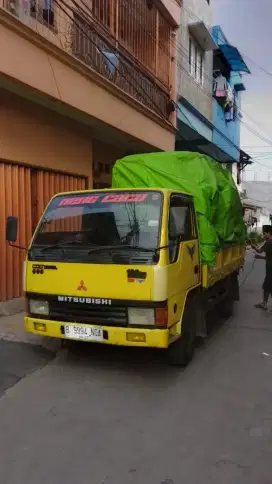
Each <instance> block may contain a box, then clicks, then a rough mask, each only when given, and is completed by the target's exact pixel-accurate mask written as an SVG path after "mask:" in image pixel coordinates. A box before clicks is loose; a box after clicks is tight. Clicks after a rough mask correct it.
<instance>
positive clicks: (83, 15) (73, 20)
mask: <svg viewBox="0 0 272 484" xmlns="http://www.w3.org/2000/svg"><path fill="white" fill-rule="evenodd" d="M60 1H62V3H63V4H64V5H65V7H66V8H68V9H69V10H70V11H72V13H73V14H75V13H76V14H78V12H75V10H74V9H73V8H71V7H70V5H68V4H67V3H66V2H65V0H60ZM72 1H73V4H74V5H75V6H76V8H77V9H78V11H79V12H80V14H81V16H82V17H83V19H84V17H86V16H87V17H89V19H88V20H90V18H91V22H93V20H94V19H95V16H94V15H93V14H92V12H91V10H90V8H89V7H88V5H86V4H85V2H84V1H83V0H82V3H83V5H84V7H85V8H86V10H87V12H88V13H87V12H86V11H85V9H82V7H81V6H80V5H79V4H78V3H77V2H76V1H75V0H72ZM120 2H121V0H120ZM56 3H57V4H58V6H59V8H60V9H61V10H62V11H63V12H64V13H65V14H66V15H68V14H67V12H66V11H65V10H64V9H63V8H62V6H61V5H60V4H59V2H58V0H56ZM123 5H124V6H125V4H124V3H123ZM188 12H189V11H188ZM68 17H69V18H70V20H71V21H72V22H73V23H74V24H75V25H76V26H77V28H78V29H79V30H80V31H81V32H82V33H83V34H84V35H85V36H87V38H88V39H89V40H90V42H91V43H92V44H93V45H94V46H95V47H96V49H97V50H98V51H99V52H100V53H101V55H102V56H104V58H105V59H106V60H107V62H108V63H110V64H111V65H112V66H113V67H114V68H115V70H116V71H117V72H118V73H119V74H120V75H121V76H122V77H124V78H125V79H126V81H127V82H128V83H129V84H130V85H132V87H133V88H134V89H135V91H136V92H137V93H138V94H139V95H140V97H141V98H142V99H143V98H144V96H143V95H142V94H141V93H139V91H138V89H137V87H135V85H134V84H132V83H131V82H129V81H128V79H127V78H126V77H125V76H124V74H123V73H122V72H121V71H120V70H118V68H116V66H115V64H114V63H113V62H111V60H110V59H109V58H108V57H107V56H106V55H105V53H104V52H103V51H102V50H101V49H100V48H99V46H98V45H97V44H96V43H95V42H94V41H93V39H92V38H91V37H90V36H88V34H87V33H86V32H85V31H84V29H82V26H81V25H79V24H78V23H77V22H76V21H75V19H74V18H73V17H71V16H69V15H68ZM135 19H136V17H135ZM85 22H86V18H85ZM86 23H87V25H88V26H89V27H92V30H93V31H94V32H95V33H97V34H98V35H99V32H97V30H95V29H94V27H93V25H90V24H89V23H88V22H86ZM104 32H106V29H105V28H104ZM150 34H151V33H150ZM116 40H117V39H116ZM103 41H105V39H103ZM155 41H156V43H157V45H159V46H160V47H161V44H160V43H158V41H157V40H156V39H155ZM105 44H106V41H105ZM109 44H110V43H109ZM175 46H176V44H175ZM110 47H111V48H112V45H110ZM176 47H177V46H176ZM188 58H189V57H188ZM181 68H182V69H184V70H185V71H186V72H187V70H186V69H185V67H184V66H182V65H181ZM127 72H128V71H127ZM206 77H208V78H209V79H213V78H211V77H209V76H206ZM192 79H193V78H192ZM154 84H156V83H154ZM140 87H141V86H140ZM206 94H207V93H206ZM144 95H145V96H147V97H148V98H149V100H150V101H151V103H152V105H154V106H155V112H157V111H159V112H157V114H159V115H160V117H161V118H162V119H163V120H164V121H167V122H168V123H170V122H169V120H168V119H167V118H166V117H165V115H164V113H162V112H161V111H160V110H159V109H158V106H157V105H156V104H155V102H154V100H153V99H152V98H151V97H150V96H148V95H147V93H146V92H145V93H144ZM209 97H210V98H211V99H212V100H213V99H214V98H213V96H212V95H209ZM143 100H144V99H143ZM176 107H177V108H178V109H180V107H179V106H178V105H177V104H176ZM240 111H241V112H242V110H241V109H240ZM182 113H183V112H182ZM245 114H246V113H245ZM183 115H184V113H183ZM246 115H247V114H246ZM247 116H248V115H247ZM248 117H249V116H248ZM187 120H188V118H187ZM188 121H189V120H188ZM240 122H241V123H242V124H244V125H245V126H246V127H247V129H249V130H250V131H251V132H252V133H253V134H255V135H256V136H257V137H259V138H260V139H262V140H263V141H265V142H266V143H270V146H272V141H270V140H267V139H265V138H264V137H262V136H260V135H259V134H258V133H257V132H256V131H254V130H253V129H252V128H251V127H249V126H248V125H246V123H244V122H243V121H242V120H240ZM170 124H172V123H170ZM189 124H190V125H191V127H192V128H193V129H194V126H193V125H192V123H189ZM172 126H173V127H174V125H172ZM174 128H175V127H174ZM213 128H214V130H215V131H216V132H218V133H219V134H220V136H221V137H223V139H225V140H226V141H227V143H228V144H227V145H226V146H229V145H230V144H232V145H233V147H234V148H235V149H237V150H239V151H240V147H239V146H237V145H235V144H234V143H232V142H231V141H230V140H229V138H228V137H227V136H226V135H225V134H224V133H222V132H221V131H220V130H219V129H218V128H216V126H213ZM175 129H176V128H175ZM176 132H177V136H179V137H180V139H181V140H182V141H184V140H185V138H183V137H182V136H181V135H180V132H179V130H178V129H176Z"/></svg>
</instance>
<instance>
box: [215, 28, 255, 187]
mask: <svg viewBox="0 0 272 484" xmlns="http://www.w3.org/2000/svg"><path fill="white" fill-rule="evenodd" d="M212 35H213V38H214V41H215V42H216V44H217V46H218V48H217V49H216V50H215V51H214V55H213V79H214V82H213V98H214V99H213V107H212V122H213V143H214V144H215V145H216V146H217V147H218V148H219V149H221V150H222V151H223V152H224V153H225V154H226V155H227V156H228V162H229V163H232V172H233V176H234V179H235V182H236V183H237V184H239V167H240V163H241V166H242V165H243V164H244V163H245V161H246V154H245V153H244V152H241V149H240V131H241V119H242V117H243V115H242V112H241V101H242V93H243V91H245V90H246V88H245V85H244V83H243V78H242V75H241V74H250V71H249V69H248V67H247V65H246V63H245V61H244V59H243V57H242V55H241V54H240V52H239V50H238V49H237V48H236V47H234V46H232V45H230V44H229V42H228V40H227V39H226V37H225V35H224V33H223V31H222V29H221V27H220V26H216V27H213V29H212ZM247 161H248V162H250V159H249V157H248V160H247Z"/></svg>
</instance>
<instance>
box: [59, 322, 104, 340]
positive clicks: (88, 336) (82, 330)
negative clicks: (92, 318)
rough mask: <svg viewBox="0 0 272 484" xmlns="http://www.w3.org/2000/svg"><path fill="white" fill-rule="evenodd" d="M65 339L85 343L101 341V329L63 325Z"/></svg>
mask: <svg viewBox="0 0 272 484" xmlns="http://www.w3.org/2000/svg"><path fill="white" fill-rule="evenodd" d="M64 334H65V336H66V338H71V339H80V340H85V341H103V329H101V328H93V327H91V326H75V325H72V324H65V325H64Z"/></svg>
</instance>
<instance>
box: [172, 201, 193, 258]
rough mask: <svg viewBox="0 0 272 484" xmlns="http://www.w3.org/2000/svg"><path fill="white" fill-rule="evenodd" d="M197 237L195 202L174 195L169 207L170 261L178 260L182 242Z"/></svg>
mask: <svg viewBox="0 0 272 484" xmlns="http://www.w3.org/2000/svg"><path fill="white" fill-rule="evenodd" d="M195 237H196V230H195V221H194V210H193V202H192V201H191V200H190V199H186V198H184V197H182V196H180V195H172V196H171V199H170V206H169V218H168V239H169V261H170V263H173V262H175V261H176V260H177V258H178V254H179V248H180V242H182V241H187V240H192V239H194V238H195Z"/></svg>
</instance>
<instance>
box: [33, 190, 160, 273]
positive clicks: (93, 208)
mask: <svg viewBox="0 0 272 484" xmlns="http://www.w3.org/2000/svg"><path fill="white" fill-rule="evenodd" d="M161 207H162V194H161V193H160V192H157V191H152V192H151V191H141V192H140V191H127V192H124V191H122V192H121V191H115V192H104V193H103V192H86V193H81V194H71V195H62V196H58V197H56V198H54V199H53V200H52V202H51V203H50V204H49V206H48V208H47V210H46V212H45V213H44V216H43V218H42V220H41V223H40V225H39V227H38V230H37V233H36V235H35V238H34V240H33V243H32V247H31V251H30V255H29V257H30V260H65V261H84V262H90V263H124V264H126V263H130V262H133V263H137V261H138V262H139V263H140V262H141V261H142V262H145V263H147V262H152V260H153V259H154V260H155V259H156V258H154V252H155V249H156V248H157V247H158V246H159V242H160V223H161ZM134 249H135V250H134ZM148 249H150V251H149V250H148Z"/></svg>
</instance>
